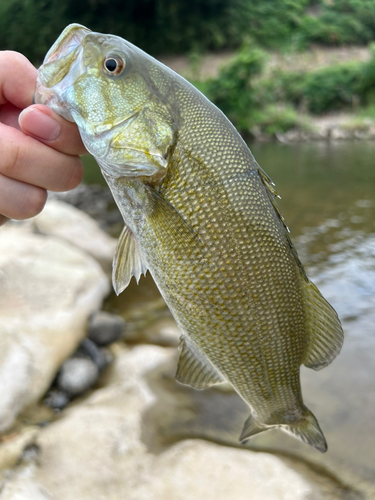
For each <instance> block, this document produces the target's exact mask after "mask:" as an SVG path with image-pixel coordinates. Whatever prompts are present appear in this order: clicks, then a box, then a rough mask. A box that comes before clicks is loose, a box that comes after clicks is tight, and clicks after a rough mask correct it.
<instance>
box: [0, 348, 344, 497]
mask: <svg viewBox="0 0 375 500" xmlns="http://www.w3.org/2000/svg"><path fill="white" fill-rule="evenodd" d="M115 351H116V353H115V354H116V359H115V362H114V364H113V365H112V366H111V368H110V369H109V371H108V373H107V377H106V379H105V380H103V383H106V386H105V387H103V388H102V389H99V390H97V391H95V392H94V393H93V394H92V395H91V396H90V397H89V398H87V399H86V400H85V401H84V402H83V403H81V404H80V405H77V406H74V407H71V408H70V409H69V410H67V411H65V416H63V418H61V419H59V420H58V421H56V422H54V423H52V424H51V425H49V426H48V427H46V428H43V429H41V430H40V431H39V434H38V435H37V436H36V438H35V441H34V450H39V452H38V454H37V457H36V458H35V459H34V462H32V463H30V462H29V461H28V462H26V463H21V464H20V466H19V467H18V468H16V469H14V470H13V471H12V472H11V474H10V475H8V476H6V477H3V480H2V482H0V491H1V493H0V499H1V500H8V499H9V500H10V499H13V498H17V500H18V499H19V500H26V499H27V500H28V499H29V498H30V499H31V498H33V499H34V498H36V499H38V500H39V498H41V499H42V498H43V497H41V496H40V495H41V494H44V495H46V496H47V493H45V492H48V496H47V498H51V499H52V498H58V499H59V500H73V499H74V500H76V499H77V498H84V499H85V500H97V499H100V498H103V499H104V498H105V499H106V500H118V499H119V498H128V499H134V500H172V499H173V500H198V499H199V500H200V499H205V500H224V499H225V500H228V498H234V499H236V500H249V498H251V499H252V500H264V499H265V498H266V499H267V500H273V499H275V500H276V499H277V500H279V499H281V498H282V499H284V500H289V499H290V500H307V498H308V499H309V500H323V499H324V500H329V499H331V500H334V499H337V500H338V499H340V498H342V499H343V498H344V495H347V496H346V497H345V498H349V494H350V491H349V490H348V489H345V490H344V489H341V487H340V485H339V483H338V482H336V481H334V480H333V479H332V478H330V477H329V476H326V475H324V474H322V473H318V472H316V471H314V470H313V469H310V468H309V467H308V466H307V465H306V464H303V463H302V462H298V461H294V460H291V459H286V458H285V457H282V456H277V455H272V454H267V453H260V452H254V451H250V450H247V449H245V448H241V449H239V448H230V447H223V446H221V445H219V444H215V443H210V442H205V441H203V440H199V439H194V440H186V441H181V442H177V443H174V444H172V445H170V444H169V445H164V446H163V447H158V446H157V445H156V444H155V443H156V442H157V441H158V439H157V437H156V436H155V434H157V432H158V424H159V422H158V421H155V420H154V416H155V415H153V413H152V411H151V409H152V408H153V407H154V405H155V404H156V402H157V401H158V400H159V399H160V397H161V396H163V397H164V398H165V399H164V400H163V401H159V403H160V404H162V405H165V406H168V405H170V403H171V401H170V400H171V399H172V400H173V399H175V395H174V394H173V393H166V394H164V393H162V391H159V390H158V385H159V381H158V379H155V377H154V374H155V373H164V374H165V375H166V374H168V377H167V378H166V380H167V382H168V380H170V378H169V377H171V373H170V371H171V368H170V367H171V366H172V365H174V364H175V354H176V353H175V349H165V348H161V347H157V346H137V347H135V348H133V349H127V348H125V347H121V346H119V345H118V346H117V347H116V349H115ZM174 383H176V382H174ZM176 384H177V383H176ZM181 387H182V386H181ZM182 390H184V388H183V387H182ZM196 392H203V391H196ZM159 403H158V404H159ZM177 405H178V403H177ZM183 405H184V401H183V400H181V401H180V413H184V412H188V413H189V412H190V413H192V414H193V413H194V407H190V408H186V409H185V408H184V406H183ZM77 471H79V472H77ZM25 485H27V489H26V487H25ZM27 491H32V492H35V496H34V497H27V496H26V493H25V492H27ZM12 495H13V496H12ZM38 495H39V496H38ZM249 495H250V496H249ZM43 500H44V498H43Z"/></svg>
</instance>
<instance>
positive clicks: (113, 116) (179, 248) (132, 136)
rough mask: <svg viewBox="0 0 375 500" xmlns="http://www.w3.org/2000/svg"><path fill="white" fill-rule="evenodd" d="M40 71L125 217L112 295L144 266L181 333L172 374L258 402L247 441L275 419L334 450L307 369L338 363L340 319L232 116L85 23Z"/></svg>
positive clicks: (50, 98) (39, 95)
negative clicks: (306, 382)
mask: <svg viewBox="0 0 375 500" xmlns="http://www.w3.org/2000/svg"><path fill="white" fill-rule="evenodd" d="M38 74H39V76H38V80H37V88H36V93H35V99H36V102H39V103H42V104H47V105H48V106H50V107H51V108H52V109H54V110H55V111H56V112H57V113H59V114H60V115H62V116H63V117H65V118H66V119H68V120H70V121H75V122H76V123H77V125H78V127H79V130H80V133H81V136H82V139H83V142H84V144H85V146H86V148H87V150H88V151H89V152H90V153H91V154H92V155H93V156H94V157H95V159H96V160H97V162H98V164H99V165H100V167H101V170H102V173H103V175H104V177H105V179H106V181H107V183H108V185H109V187H110V189H111V191H112V193H113V196H114V198H115V200H116V203H117V205H118V207H119V209H120V211H121V213H122V215H123V218H124V222H125V228H124V230H123V232H122V234H121V237H120V239H119V242H118V246H117V250H116V255H115V258H114V266H113V283H114V287H115V290H116V292H117V293H120V292H121V291H122V290H124V288H125V287H126V286H127V285H128V284H129V281H130V279H131V277H132V276H134V277H135V278H136V279H137V280H138V279H139V278H140V276H141V274H142V273H143V274H144V273H145V272H146V270H147V269H148V270H149V271H150V273H151V274H152V276H153V278H154V280H155V282H156V284H157V285H158V287H159V289H160V292H161V294H162V296H163V297H164V299H165V301H166V303H167V305H168V306H169V308H170V310H171V312H172V314H173V316H174V318H175V319H176V321H177V323H178V325H179V327H180V329H181V331H182V336H181V342H180V349H181V355H180V360H179V363H178V369H177V374H176V378H177V380H178V381H179V382H181V383H183V384H188V385H190V386H192V387H194V388H196V389H204V388H207V387H210V386H211V385H214V384H220V383H222V382H225V381H228V382H230V384H231V385H232V386H233V388H234V389H235V390H236V391H237V393H238V394H239V395H240V396H241V397H242V398H243V399H244V400H245V401H246V403H248V405H249V407H250V416H249V418H248V419H247V420H246V422H245V425H244V427H243V430H242V433H241V436H240V440H241V442H245V441H246V440H248V439H249V438H250V437H252V436H254V435H256V434H258V433H260V432H264V431H266V430H268V429H271V428H275V427H279V428H280V429H282V430H283V431H286V432H287V433H289V434H291V435H293V436H295V437H297V438H299V439H301V440H302V441H304V442H306V443H308V444H310V445H312V446H314V447H315V448H317V449H318V450H319V451H322V452H324V451H326V449H327V445H326V441H325V438H324V436H323V433H322V431H321V429H320V427H319V424H318V422H317V420H316V418H315V417H314V415H313V414H312V413H311V412H310V411H309V410H308V408H306V406H304V404H303V400H302V394H301V386H300V376H299V372H300V366H301V364H304V365H305V366H307V367H309V368H313V369H315V370H318V369H321V368H323V367H325V366H327V365H328V364H329V363H331V361H332V360H333V359H334V358H335V357H336V356H337V354H338V353H339V352H340V349H341V346H342V343H343V332H342V328H341V325H340V321H339V319H338V317H337V314H336V312H335V311H334V309H333V308H332V307H331V306H330V305H329V304H328V302H327V301H326V300H325V299H324V298H323V297H322V295H321V294H320V292H319V290H318V289H317V288H316V287H315V285H314V284H313V283H312V282H311V281H310V280H309V279H308V278H307V276H306V274H305V272H304V270H303V267H302V264H301V263H300V261H299V259H298V255H297V253H296V251H295V249H294V247H293V244H292V242H291V240H290V237H289V234H288V231H287V227H286V225H285V222H284V219H283V217H282V215H281V213H280V211H279V209H278V206H277V204H276V201H275V198H276V196H277V195H276V192H275V190H274V186H273V183H272V181H271V179H270V178H269V177H268V176H267V174H266V173H265V172H264V171H263V170H262V169H261V168H260V167H259V165H258V164H257V163H256V161H255V159H254V158H253V156H252V154H251V152H250V150H249V149H248V147H247V146H246V144H245V143H244V141H243V140H242V138H241V137H240V136H239V134H238V132H237V131H236V129H235V128H234V127H233V125H232V124H231V123H230V122H229V121H228V119H227V118H226V117H225V116H224V115H223V113H221V111H220V110H218V109H217V108H216V107H215V106H214V105H213V104H212V103H211V102H210V101H208V100H207V99H206V98H205V97H204V96H203V95H202V94H201V93H200V92H199V91H198V90H197V89H195V87H193V86H192V85H191V84H190V83H188V82H187V81H186V80H184V79H183V78H182V77H180V76H179V75H177V74H176V73H174V72H173V71H172V70H170V69H169V68H167V67H165V66H164V65H163V64H161V63H160V62H158V61H157V60H155V59H153V58H152V57H150V56H149V55H147V54H146V53H144V52H143V51H142V50H140V49H138V48H137V47H135V46H134V45H132V44H131V43H129V42H127V41H125V40H123V39H122V38H120V37H117V36H113V35H103V34H101V33H94V32H91V31H90V30H88V29H87V28H85V27H84V26H81V25H77V24H72V25H70V26H68V27H67V28H66V29H65V30H64V31H63V33H62V34H61V35H60V37H59V38H58V39H57V41H56V42H55V44H54V45H53V46H52V48H51V49H50V50H49V52H48V53H47V55H46V58H45V60H44V63H43V65H42V66H41V68H40V69H39V72H38Z"/></svg>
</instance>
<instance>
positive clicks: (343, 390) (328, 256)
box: [89, 142, 375, 491]
mask: <svg viewBox="0 0 375 500" xmlns="http://www.w3.org/2000/svg"><path fill="white" fill-rule="evenodd" d="M251 150H252V152H253V154H254V156H255V158H256V159H257V161H258V163H259V164H260V165H261V166H262V167H263V169H264V170H265V171H266V172H267V173H268V174H269V175H270V176H271V178H272V179H273V181H274V182H275V184H276V189H277V191H278V193H279V194H280V196H281V198H282V199H281V200H280V202H279V205H280V207H281V210H282V212H283V214H284V216H285V219H286V221H287V223H288V226H289V228H290V231H291V237H292V240H293V242H294V244H295V246H296V248H297V250H298V253H299V255H300V258H301V261H302V263H303V264H304V266H305V269H306V271H307V274H308V275H309V277H310V278H311V279H312V280H313V281H314V282H315V283H316V284H317V285H318V287H319V288H320V290H321V291H322V293H323V295H324V296H325V297H326V298H327V300H328V301H329V302H330V303H331V304H332V305H333V306H334V307H335V309H336V310H337V312H338V314H339V316H340V318H341V320H342V323H343V327H344V331H345V336H346V338H345V344H344V347H343V350H342V352H341V354H340V355H339V356H338V358H337V359H336V360H335V361H334V362H333V363H332V365H330V366H329V367H327V368H325V369H324V370H322V371H319V372H314V371H312V370H308V369H305V368H304V367H302V369H301V376H302V386H303V394H304V400H305V403H306V405H307V406H308V407H309V408H310V409H311V410H312V411H313V413H314V414H315V415H316V416H317V418H318V420H319V422H320V425H321V427H322V429H323V431H324V434H325V436H326V439H327V442H328V444H329V450H328V452H327V453H326V454H324V455H322V454H319V453H317V452H316V451H315V450H313V449H310V448H309V447H307V446H305V445H301V444H299V443H298V442H297V441H295V440H293V439H291V438H290V437H288V436H286V435H284V434H283V433H281V432H279V431H272V432H267V433H263V434H260V435H259V436H256V437H255V438H253V439H252V440H251V441H250V442H249V446H250V447H254V448H257V449H265V450H270V451H271V450H272V451H277V452H282V453H285V452H286V453H290V454H292V455H294V456H297V457H301V458H302V459H305V460H307V461H308V462H309V463H312V464H317V465H318V466H324V468H325V469H326V470H328V471H330V472H332V473H333V474H334V475H336V474H337V475H339V476H340V477H341V478H347V480H348V482H349V483H352V484H353V483H355V484H357V485H359V484H361V485H362V486H363V487H364V488H365V489H366V488H370V489H372V487H374V490H373V491H375V143H372V142H335V143H326V142H314V143H306V144H304V143H301V144H293V145H283V144H278V143H257V144H252V145H251ZM90 176H91V178H90V179H89V180H92V170H91V172H90ZM156 294H157V291H156V288H155V286H154V285H153V283H151V281H150V279H149V280H148V281H146V282H145V283H144V284H143V285H142V286H141V287H139V288H138V289H136V287H135V286H134V285H131V288H130V289H129V290H128V292H125V295H124V297H123V299H121V298H120V299H118V300H117V302H116V301H115V302H113V303H112V307H115V308H117V309H120V310H121V308H125V309H126V308H127V307H129V304H131V306H132V307H133V306H134V302H138V303H144V302H147V301H150V300H153V299H155V296H156Z"/></svg>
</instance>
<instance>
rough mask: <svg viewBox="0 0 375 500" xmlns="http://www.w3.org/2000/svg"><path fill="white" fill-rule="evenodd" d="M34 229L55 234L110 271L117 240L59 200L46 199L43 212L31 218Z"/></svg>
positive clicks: (91, 220) (87, 216) (86, 216)
mask: <svg viewBox="0 0 375 500" xmlns="http://www.w3.org/2000/svg"><path fill="white" fill-rule="evenodd" d="M32 224H33V226H34V228H35V229H36V230H37V231H38V232H40V233H42V234H47V235H52V236H57V237H59V238H61V239H63V240H65V241H68V242H69V243H72V244H73V245H74V246H76V247H78V248H80V249H81V250H84V251H85V252H87V253H88V254H89V255H91V256H92V257H94V259H96V260H97V261H98V262H99V263H100V264H101V266H102V267H103V269H105V271H107V272H110V271H111V268H112V259H113V256H114V253H115V248H116V240H115V239H114V238H111V237H110V236H108V235H107V234H106V233H105V232H104V231H103V230H102V229H100V227H99V224H98V223H97V222H96V221H95V220H94V219H92V218H91V217H90V216H89V215H87V214H86V213H84V212H82V211H81V210H78V209H77V208H75V207H73V206H72V205H69V204H67V203H64V202H63V201H59V200H48V202H47V204H46V206H45V207H44V209H43V211H42V212H41V213H40V214H39V215H37V216H36V217H34V218H33V219H32Z"/></svg>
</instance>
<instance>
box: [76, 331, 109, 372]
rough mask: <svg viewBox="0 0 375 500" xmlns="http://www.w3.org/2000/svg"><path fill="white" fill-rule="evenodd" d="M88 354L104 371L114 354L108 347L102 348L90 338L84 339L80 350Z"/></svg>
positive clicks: (100, 369)
mask: <svg viewBox="0 0 375 500" xmlns="http://www.w3.org/2000/svg"><path fill="white" fill-rule="evenodd" d="M78 352H82V353H83V354H86V355H87V356H88V357H89V358H90V359H91V360H92V361H93V362H94V363H95V365H96V366H97V367H98V369H99V371H103V370H104V368H105V367H106V366H108V365H109V364H110V363H112V361H113V356H112V354H111V353H110V352H109V351H108V349H104V348H103V347H102V348H101V349H99V348H98V346H97V345H96V344H95V343H94V342H92V341H91V340H90V339H83V340H82V343H81V345H80V348H79V351H78Z"/></svg>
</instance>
